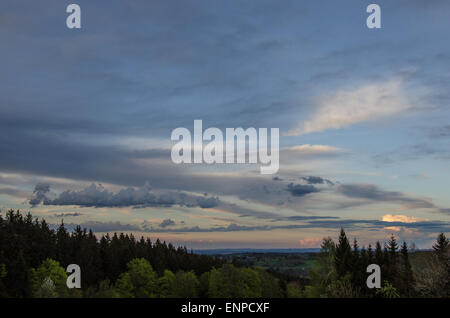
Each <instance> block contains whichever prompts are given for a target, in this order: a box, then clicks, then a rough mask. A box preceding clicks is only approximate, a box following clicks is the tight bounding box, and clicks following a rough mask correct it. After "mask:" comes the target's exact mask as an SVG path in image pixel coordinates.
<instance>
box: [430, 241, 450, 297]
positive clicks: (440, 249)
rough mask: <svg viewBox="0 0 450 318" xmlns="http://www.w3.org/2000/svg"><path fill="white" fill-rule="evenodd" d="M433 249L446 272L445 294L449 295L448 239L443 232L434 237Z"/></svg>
mask: <svg viewBox="0 0 450 318" xmlns="http://www.w3.org/2000/svg"><path fill="white" fill-rule="evenodd" d="M433 249H434V251H435V253H436V256H437V259H438V261H439V263H441V264H442V266H443V267H444V270H445V273H446V275H445V278H444V280H445V282H444V286H445V290H446V291H447V296H448V297H450V241H449V239H448V238H447V237H446V236H445V235H444V233H440V234H439V236H438V237H437V239H436V244H434V245H433Z"/></svg>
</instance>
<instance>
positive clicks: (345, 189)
mask: <svg viewBox="0 0 450 318" xmlns="http://www.w3.org/2000/svg"><path fill="white" fill-rule="evenodd" d="M338 192H339V193H341V194H343V195H345V196H347V197H349V198H359V199H365V200H370V201H378V202H391V203H392V202H393V203H399V204H402V205H404V206H406V207H408V208H411V209H430V208H436V206H435V205H434V204H433V202H431V201H430V200H427V199H422V198H413V197H409V196H407V195H406V194H404V193H402V192H397V191H385V190H382V189H380V188H379V187H377V186H376V185H372V184H342V185H339V186H338Z"/></svg>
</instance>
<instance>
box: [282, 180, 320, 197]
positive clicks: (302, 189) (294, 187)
mask: <svg viewBox="0 0 450 318" xmlns="http://www.w3.org/2000/svg"><path fill="white" fill-rule="evenodd" d="M286 191H288V192H290V193H291V194H292V195H293V196H294V197H302V196H305V195H307V194H309V193H315V192H319V189H318V188H316V187H315V186H312V185H309V184H308V185H305V184H294V183H289V184H288V185H287V188H286Z"/></svg>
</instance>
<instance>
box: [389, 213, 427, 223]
mask: <svg viewBox="0 0 450 318" xmlns="http://www.w3.org/2000/svg"><path fill="white" fill-rule="evenodd" d="M381 220H382V221H384V222H403V223H416V222H419V221H421V219H419V218H416V217H414V216H407V215H402V214H397V215H392V214H386V215H383V216H382V217H381Z"/></svg>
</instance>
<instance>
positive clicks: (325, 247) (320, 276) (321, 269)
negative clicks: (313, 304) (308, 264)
mask: <svg viewBox="0 0 450 318" xmlns="http://www.w3.org/2000/svg"><path fill="white" fill-rule="evenodd" d="M335 259H336V245H335V244H334V242H333V240H332V239H331V237H326V238H324V239H323V241H322V245H321V252H320V253H319V254H318V255H317V261H316V266H315V267H314V268H313V269H312V270H311V271H310V279H311V285H308V286H306V288H305V297H307V298H320V297H326V295H327V286H329V285H330V284H331V282H332V281H333V280H335V279H336V277H337V273H336V267H335Z"/></svg>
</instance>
